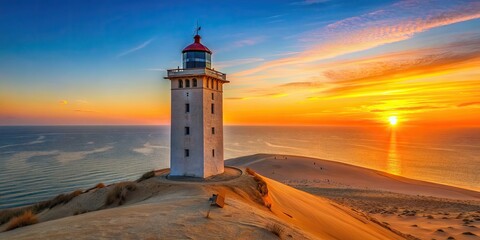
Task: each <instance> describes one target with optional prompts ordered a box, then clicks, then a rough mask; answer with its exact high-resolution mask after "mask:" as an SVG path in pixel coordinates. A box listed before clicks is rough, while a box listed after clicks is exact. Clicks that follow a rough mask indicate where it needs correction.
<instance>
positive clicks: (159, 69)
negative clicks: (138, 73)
mask: <svg viewBox="0 0 480 240" xmlns="http://www.w3.org/2000/svg"><path fill="white" fill-rule="evenodd" d="M144 70H145V71H157V72H163V71H167V70H166V69H165V68H145V69H144Z"/></svg>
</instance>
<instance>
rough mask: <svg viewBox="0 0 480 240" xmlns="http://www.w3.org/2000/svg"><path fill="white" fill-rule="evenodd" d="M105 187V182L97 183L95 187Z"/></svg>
mask: <svg viewBox="0 0 480 240" xmlns="http://www.w3.org/2000/svg"><path fill="white" fill-rule="evenodd" d="M104 187H105V184H103V183H98V184H97V185H95V188H104Z"/></svg>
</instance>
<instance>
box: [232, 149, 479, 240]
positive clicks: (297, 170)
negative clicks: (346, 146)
mask: <svg viewBox="0 0 480 240" xmlns="http://www.w3.org/2000/svg"><path fill="white" fill-rule="evenodd" d="M226 164H228V165H234V166H242V167H250V168H252V169H253V170H255V171H257V172H258V173H260V174H262V175H264V176H266V177H268V178H271V179H275V180H277V181H279V182H282V183H285V184H287V185H290V186H293V187H295V188H298V189H301V190H304V191H307V192H310V193H312V194H315V195H318V196H322V197H325V198H328V199H331V200H334V201H335V202H337V203H339V204H341V205H343V206H347V207H350V208H352V209H353V210H355V211H358V212H359V213H360V214H363V215H365V216H366V217H367V218H369V219H371V220H373V221H376V222H378V223H379V224H381V225H383V226H384V227H385V228H390V229H392V230H393V231H399V232H402V233H404V234H407V235H410V236H409V237H410V238H412V239H416V238H418V239H448V238H449V239H480V237H478V236H480V229H479V227H480V193H479V192H476V191H471V190H466V189H461V188H455V187H451V186H445V185H440V184H435V183H429V182H424V181H418V180H413V179H408V178H404V177H399V176H395V175H391V174H388V173H384V172H380V171H375V170H371V169H366V168H361V167H356V166H352V165H347V164H343V163H337V162H332V161H326V160H321V159H314V158H307V157H298V156H285V155H271V154H257V155H252V156H246V157H241V158H237V159H232V160H228V161H227V162H226Z"/></svg>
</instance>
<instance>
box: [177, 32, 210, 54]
mask: <svg viewBox="0 0 480 240" xmlns="http://www.w3.org/2000/svg"><path fill="white" fill-rule="evenodd" d="M193 38H194V39H195V42H194V43H192V44H190V45H188V46H187V47H186V48H184V49H183V51H182V53H184V52H191V51H200V52H208V53H210V54H212V51H210V49H208V48H207V47H205V46H204V45H203V44H201V43H200V39H201V37H200V35H198V34H197V35H195V37H193Z"/></svg>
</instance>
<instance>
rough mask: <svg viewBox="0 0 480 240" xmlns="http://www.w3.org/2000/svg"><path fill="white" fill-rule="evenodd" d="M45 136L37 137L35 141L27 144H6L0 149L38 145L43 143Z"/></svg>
mask: <svg viewBox="0 0 480 240" xmlns="http://www.w3.org/2000/svg"><path fill="white" fill-rule="evenodd" d="M44 139H45V136H43V135H42V136H39V137H38V138H37V139H35V140H33V141H30V142H27V143H17V144H8V145H3V146H0V148H7V147H16V146H27V145H33V144H39V143H44V142H45V141H44Z"/></svg>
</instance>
